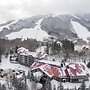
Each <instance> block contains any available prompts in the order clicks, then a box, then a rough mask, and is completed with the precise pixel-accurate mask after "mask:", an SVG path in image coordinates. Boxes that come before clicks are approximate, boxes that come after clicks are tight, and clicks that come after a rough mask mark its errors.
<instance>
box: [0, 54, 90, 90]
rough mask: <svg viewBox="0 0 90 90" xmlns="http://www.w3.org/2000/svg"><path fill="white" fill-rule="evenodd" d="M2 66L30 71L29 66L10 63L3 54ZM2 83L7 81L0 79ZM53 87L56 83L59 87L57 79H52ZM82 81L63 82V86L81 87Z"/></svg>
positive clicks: (0, 65)
mask: <svg viewBox="0 0 90 90" xmlns="http://www.w3.org/2000/svg"><path fill="white" fill-rule="evenodd" d="M0 68H1V69H9V68H11V69H20V70H23V71H25V73H26V74H27V73H28V70H29V67H26V66H23V65H20V64H14V63H10V61H9V57H8V58H5V56H2V62H1V63H0ZM89 71H90V69H89ZM0 83H2V84H3V83H6V82H5V81H4V80H0ZM51 83H52V87H54V85H55V86H56V87H58V85H59V82H57V81H55V80H52V82H51ZM27 84H28V90H31V82H30V81H29V80H27ZM80 85H81V83H70V82H66V83H63V86H64V88H74V87H75V86H76V88H78V87H80ZM89 85H90V78H89V81H86V86H87V87H89Z"/></svg>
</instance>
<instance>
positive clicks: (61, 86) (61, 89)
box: [58, 82, 63, 90]
mask: <svg viewBox="0 0 90 90" xmlns="http://www.w3.org/2000/svg"><path fill="white" fill-rule="evenodd" d="M58 90H63V85H62V82H60V83H59V87H58Z"/></svg>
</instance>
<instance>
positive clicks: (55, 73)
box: [31, 61, 89, 78]
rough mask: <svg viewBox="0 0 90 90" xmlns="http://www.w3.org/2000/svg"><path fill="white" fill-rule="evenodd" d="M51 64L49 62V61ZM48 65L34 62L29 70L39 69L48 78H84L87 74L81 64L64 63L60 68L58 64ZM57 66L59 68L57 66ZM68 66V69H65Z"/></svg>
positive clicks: (83, 65) (86, 70)
mask: <svg viewBox="0 0 90 90" xmlns="http://www.w3.org/2000/svg"><path fill="white" fill-rule="evenodd" d="M50 62H51V61H50ZM50 62H49V64H48V63H47V62H46V63H44V62H35V63H34V64H33V65H32V66H31V70H35V69H40V70H41V71H42V72H44V73H45V74H47V75H48V76H49V77H50V78H52V77H57V78H62V77H71V76H86V75H87V74H89V72H88V68H87V66H86V65H85V64H84V63H83V62H66V63H63V65H62V66H60V64H61V63H60V64H57V65H56V62H55V61H54V62H55V65H54V62H52V63H50ZM58 65H59V66H58ZM67 66H68V67H67Z"/></svg>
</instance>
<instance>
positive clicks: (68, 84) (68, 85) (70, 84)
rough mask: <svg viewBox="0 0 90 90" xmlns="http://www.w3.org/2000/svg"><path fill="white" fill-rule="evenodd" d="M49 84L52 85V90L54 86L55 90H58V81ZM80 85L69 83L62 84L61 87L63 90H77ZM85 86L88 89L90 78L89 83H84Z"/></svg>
mask: <svg viewBox="0 0 90 90" xmlns="http://www.w3.org/2000/svg"><path fill="white" fill-rule="evenodd" d="M51 84H52V88H53V87H54V86H55V87H56V89H57V90H58V86H59V82H58V81H56V80H52V81H51ZM81 84H82V83H70V82H65V83H62V85H63V87H64V88H65V89H67V88H69V89H74V88H75V87H76V88H77V89H78V88H79V87H80V86H81ZM85 84H86V88H88V87H89V86H90V78H89V81H85Z"/></svg>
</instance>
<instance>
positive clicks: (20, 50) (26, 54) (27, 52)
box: [17, 47, 36, 57]
mask: <svg viewBox="0 0 90 90" xmlns="http://www.w3.org/2000/svg"><path fill="white" fill-rule="evenodd" d="M17 52H18V53H19V54H20V55H25V56H29V55H32V56H33V57H35V56H36V53H35V52H30V51H29V50H28V49H26V48H24V47H20V48H18V50H17Z"/></svg>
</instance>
